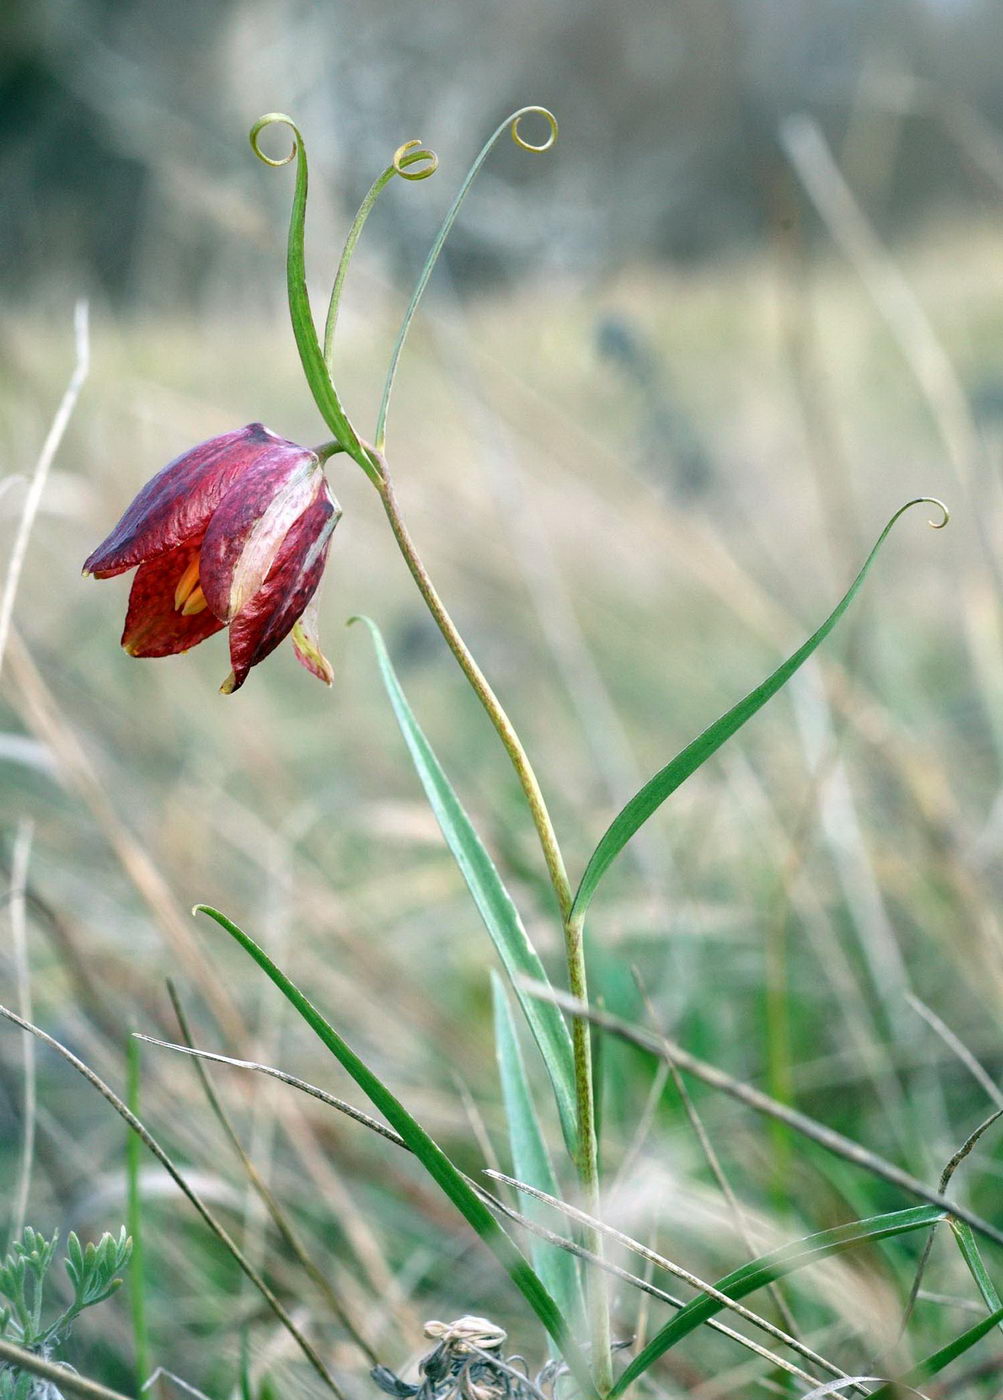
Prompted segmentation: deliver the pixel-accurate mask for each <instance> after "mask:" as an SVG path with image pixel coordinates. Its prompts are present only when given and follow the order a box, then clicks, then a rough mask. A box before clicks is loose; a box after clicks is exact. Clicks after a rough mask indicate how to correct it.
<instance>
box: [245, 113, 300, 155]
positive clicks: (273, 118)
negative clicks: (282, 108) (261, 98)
mask: <svg viewBox="0 0 1003 1400" xmlns="http://www.w3.org/2000/svg"><path fill="white" fill-rule="evenodd" d="M276 124H277V125H279V126H287V127H288V128H289V130H290V131H291V132H292V134H293V145H292V150H291V151H290V152H289V154H288V155H287V156H283V157H282V159H281V160H273V158H272V157H271V156H266V155H265V153H264V151H263V150H262V149H261V145H260V143H259V141H258V137H259V136H260V135H261V133H262V132H263V131H264V129H265V127H266V126H274V125H276ZM302 143H303V137H302V136H301V134H300V129H299V127H298V126H297V125H296V123H295V122H294V121H293V119H292V117H287V116H286V114H285V112H266V113H265V115H264V116H263V117H259V118H258V120H257V121H256V122H255V123H254V125H253V126H252V127H251V150H252V151H253V152H254V154H255V155H256V156H257V157H258V159H259V160H263V161H264V162H265V164H266V165H272V166H276V167H277V166H280V165H288V164H289V163H290V161H293V160H295V159H296V153H297V151H298V150H299V148H300V146H301V145H302Z"/></svg>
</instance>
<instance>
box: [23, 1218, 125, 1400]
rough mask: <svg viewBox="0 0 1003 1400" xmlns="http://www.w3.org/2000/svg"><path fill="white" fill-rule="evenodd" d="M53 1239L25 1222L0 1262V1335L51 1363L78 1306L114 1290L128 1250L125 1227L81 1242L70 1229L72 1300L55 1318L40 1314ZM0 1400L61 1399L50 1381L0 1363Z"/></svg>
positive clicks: (67, 1260)
mask: <svg viewBox="0 0 1003 1400" xmlns="http://www.w3.org/2000/svg"><path fill="white" fill-rule="evenodd" d="M58 1242H59V1233H58V1231H57V1232H56V1233H55V1234H54V1235H53V1236H52V1238H51V1239H48V1240H47V1239H46V1238H45V1236H44V1235H40V1234H39V1233H38V1231H37V1230H33V1229H32V1228H31V1226H30V1225H29V1226H27V1227H26V1228H25V1231H24V1233H23V1235H22V1236H21V1238H20V1240H15V1242H14V1244H13V1245H12V1247H11V1250H10V1253H9V1254H8V1255H7V1257H6V1258H5V1259H4V1260H3V1261H2V1263H0V1337H5V1338H7V1339H8V1340H9V1341H12V1342H16V1343H17V1345H18V1346H21V1347H24V1348H25V1350H27V1351H31V1352H34V1353H35V1354H36V1355H37V1356H40V1357H41V1358H42V1359H43V1360H46V1361H51V1360H53V1359H54V1353H55V1351H56V1350H57V1348H58V1347H59V1346H60V1345H61V1344H62V1343H63V1342H65V1340H66V1338H67V1337H68V1336H69V1334H70V1331H71V1329H72V1327H73V1323H74V1321H75V1319H76V1318H77V1317H78V1316H79V1315H80V1313H82V1312H83V1310H84V1308H90V1307H93V1306H94V1304H95V1303H100V1302H103V1301H104V1299H105V1298H107V1297H109V1296H110V1294H112V1293H114V1292H115V1290H116V1288H118V1287H119V1285H120V1284H121V1282H122V1280H121V1278H120V1277H119V1274H120V1273H121V1271H122V1269H124V1268H125V1265H126V1264H127V1263H128V1260H129V1255H130V1254H131V1252H132V1240H131V1239H129V1238H128V1236H127V1235H126V1233H125V1229H124V1228H123V1229H122V1230H120V1231H119V1234H118V1238H117V1239H116V1238H115V1236H113V1235H108V1234H105V1235H102V1236H101V1239H100V1240H99V1241H98V1243H97V1244H88V1245H86V1246H84V1245H81V1243H80V1240H79V1239H78V1238H77V1236H76V1235H75V1234H74V1232H73V1231H72V1230H71V1231H70V1233H69V1235H68V1236H67V1239H66V1254H65V1257H64V1260H63V1262H64V1264H65V1267H66V1272H67V1274H68V1275H69V1278H70V1284H71V1285H72V1288H73V1299H72V1301H71V1302H70V1304H69V1305H68V1306H67V1307H65V1308H63V1309H62V1311H61V1312H59V1313H58V1314H57V1315H56V1316H55V1317H53V1318H51V1319H47V1318H46V1313H47V1312H48V1311H49V1309H47V1308H46V1296H45V1292H46V1286H47V1283H48V1275H49V1270H50V1268H51V1266H52V1263H53V1260H54V1258H55V1253H56V1245H57V1244H58ZM0 1400H62V1397H61V1394H60V1391H59V1390H58V1388H57V1387H56V1386H55V1385H53V1383H52V1382H51V1381H47V1380H43V1379H42V1378H41V1377H39V1376H35V1375H33V1374H31V1373H30V1372H28V1371H24V1370H22V1369H21V1368H20V1367H17V1366H11V1365H5V1364H2V1363H0Z"/></svg>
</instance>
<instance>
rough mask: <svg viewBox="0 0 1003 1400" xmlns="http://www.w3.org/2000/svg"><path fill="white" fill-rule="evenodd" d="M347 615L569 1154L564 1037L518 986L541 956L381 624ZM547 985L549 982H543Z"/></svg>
mask: <svg viewBox="0 0 1003 1400" xmlns="http://www.w3.org/2000/svg"><path fill="white" fill-rule="evenodd" d="M352 621H353V622H355V621H361V622H364V623H365V624H366V626H367V627H368V628H369V631H370V634H371V636H372V639H373V645H374V647H375V648H376V659H377V661H378V662H379V667H380V674H381V676H382V677H383V684H384V685H385V686H386V690H387V694H388V696H389V697H390V704H391V705H392V707H393V712H394V715H395V717H396V719H397V723H398V725H399V726H400V731H401V734H402V735H403V736H404V742H405V743H406V744H407V747H408V752H409V753H410V755H411V761H412V762H413V763H414V766H415V769H416V771H417V773H418V777H419V778H420V780H421V785H422V787H423V788H424V789H425V796H426V797H427V798H428V800H429V803H430V805H431V807H432V810H433V812H434V813H435V818H436V821H437V822H438V823H439V826H440V828H441V830H442V834H443V836H444V837H445V838H446V845H447V846H448V847H449V849H450V851H452V853H453V858H454V860H455V861H456V863H457V865H458V866H459V867H460V873H461V874H462V876H463V878H464V880H465V881H466V882H467V888H468V889H469V890H470V893H471V894H472V895H473V897H474V903H475V904H476V905H477V908H478V911H479V913H480V916H481V918H482V919H483V920H484V926H485V927H486V929H487V931H488V933H489V934H490V935H491V940H492V942H493V943H494V945H495V948H496V950H497V952H498V956H499V958H500V959H501V962H502V966H503V967H504V968H505V971H506V973H507V974H508V978H509V981H510V982H511V983H512V987H513V989H514V991H515V994H516V996H517V997H518V998H519V1004H520V1006H521V1007H522V1009H523V1013H524V1014H525V1017H526V1020H527V1021H528V1022H529V1026H530V1029H531V1030H532V1032H533V1036H534V1038H535V1040H536V1043H537V1045H538V1046H539V1047H540V1054H541V1055H542V1056H543V1061H544V1064H545V1065H546V1067H547V1073H548V1074H549V1075H550V1082H551V1084H552V1085H553V1089H554V1098H555V1100H556V1102H557V1111H558V1113H559V1114H560V1119H561V1130H562V1132H563V1133H564V1141H565V1144H566V1145H567V1149H568V1153H569V1155H570V1156H571V1157H572V1158H574V1157H575V1154H576V1146H575V1144H576V1142H577V1127H576V1123H577V1118H576V1106H575V1081H574V1062H573V1056H572V1050H571V1036H570V1034H569V1032H568V1027H567V1024H566V1022H565V1020H564V1017H563V1016H562V1015H561V1013H560V1011H559V1010H558V1009H557V1007H556V1006H554V1005H553V1004H552V1003H550V1004H548V1003H547V1002H544V1001H539V1000H537V999H536V998H534V997H532V996H530V995H528V993H527V992H526V991H525V990H524V988H523V986H522V983H523V980H524V979H531V980H538V981H543V982H547V974H546V972H544V970H543V963H542V962H541V961H540V959H539V957H538V956H537V953H536V950H535V948H534V947H533V945H532V943H530V941H529V935H528V934H527V933H526V930H525V928H524V927H523V923H522V920H521V918H520V917H519V912H518V910H517V909H516V907H515V905H514V904H513V902H512V898H511V896H510V895H509V893H508V890H506V888H505V886H504V885H503V884H502V881H501V877H500V876H499V874H498V871H497V870H496V869H495V867H494V863H493V862H492V860H491V857H490V856H489V855H488V853H487V851H486V850H485V849H484V846H483V844H482V842H481V839H480V837H479V836H478V835H477V832H476V831H475V830H474V828H473V826H472V824H471V821H470V818H469V817H468V816H467V814H466V812H465V811H464V810H463V807H462V805H461V804H460V800H459V798H458V797H457V796H456V793H455V792H454V791H453V789H452V787H451V786H450V783H449V779H448V778H447V777H446V775H445V773H444V772H443V771H442V766H441V764H440V763H439V760H438V759H437V758H436V756H435V754H434V753H433V752H432V748H431V746H430V744H429V742H428V740H427V739H426V738H425V735H424V734H423V733H422V731H421V728H420V727H419V725H418V721H417V720H416V719H415V717H414V714H413V713H412V711H411V707H410V705H409V704H408V702H407V698H406V697H405V695H404V692H403V690H402V689H401V685H400V681H398V679H397V676H396V675H395V673H394V669H393V666H392V665H391V662H390V657H389V655H388V653H387V649H386V644H385V643H384V641H383V638H382V636H381V635H380V629H379V628H378V627H377V626H376V624H375V622H373V621H371V619H370V618H368V617H363V618H359V619H356V618H352ZM547 985H548V986H549V982H548V983H547Z"/></svg>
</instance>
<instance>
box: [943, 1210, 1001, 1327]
mask: <svg viewBox="0 0 1003 1400" xmlns="http://www.w3.org/2000/svg"><path fill="white" fill-rule="evenodd" d="M951 1229H952V1230H953V1231H954V1235H955V1238H956V1239H957V1241H958V1248H959V1249H960V1250H961V1257H962V1259H964V1261H965V1263H966V1264H967V1265H968V1268H969V1270H970V1272H971V1275H972V1278H973V1279H974V1280H975V1285H976V1287H977V1288H978V1290H979V1292H980V1293H981V1294H982V1301H983V1302H984V1303H985V1305H986V1307H987V1308H988V1309H989V1311H990V1312H991V1313H993V1312H999V1311H1000V1309H1001V1308H1003V1298H1001V1297H1000V1295H999V1293H998V1291H997V1289H996V1285H995V1284H994V1283H993V1281H992V1279H991V1278H990V1277H989V1274H988V1272H987V1270H986V1266H985V1263H984V1261H983V1259H982V1253H981V1251H980V1249H979V1247H978V1245H977V1244H976V1242H975V1231H974V1230H973V1229H972V1227H971V1225H968V1224H966V1222H965V1221H964V1220H952V1221H951ZM1000 1328H1001V1330H1003V1322H1001V1324H1000Z"/></svg>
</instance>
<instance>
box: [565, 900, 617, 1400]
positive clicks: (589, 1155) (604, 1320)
mask: <svg viewBox="0 0 1003 1400" xmlns="http://www.w3.org/2000/svg"><path fill="white" fill-rule="evenodd" d="M584 932H585V930H584V918H583V916H581V915H577V916H575V917H571V916H569V915H565V918H564V948H565V955H566V957H567V962H568V986H569V988H570V990H571V993H572V995H573V996H576V997H578V998H579V999H580V1000H581V1001H583V1002H585V1003H587V1002H588V999H589V993H588V981H587V979H586V975H585V938H584ZM590 1032H591V1027H590V1025H589V1023H588V1021H587V1020H586V1019H585V1017H584V1016H576V1017H575V1018H574V1020H573V1022H572V1025H571V1046H572V1053H573V1058H574V1070H575V1094H576V1098H577V1108H578V1160H577V1162H576V1163H575V1165H576V1167H577V1168H578V1182H579V1185H580V1187H581V1190H582V1195H583V1197H584V1198H585V1209H586V1210H587V1211H588V1213H589V1215H591V1216H593V1217H594V1218H595V1219H597V1220H598V1219H600V1218H601V1214H602V1201H601V1198H600V1194H599V1144H598V1141H597V1137H596V1118H595V1095H594V1090H593V1080H592V1041H591V1035H590ZM585 1235H586V1238H585V1244H586V1248H588V1249H589V1250H591V1251H592V1253H593V1254H596V1255H598V1256H599V1258H600V1259H602V1258H603V1257H604V1254H605V1242H604V1237H603V1235H602V1232H601V1231H599V1230H597V1229H595V1228H593V1227H592V1226H589V1227H588V1228H587V1229H586V1231H585ZM585 1284H586V1297H587V1300H588V1310H589V1332H590V1334H591V1339H592V1372H593V1376H594V1378H595V1383H596V1389H597V1390H598V1391H599V1394H600V1395H606V1394H607V1393H608V1392H609V1390H610V1389H611V1388H612V1385H613V1369H612V1361H611V1352H610V1343H611V1336H610V1323H609V1293H608V1291H607V1285H606V1275H605V1273H604V1272H603V1270H602V1269H601V1268H598V1267H597V1268H593V1269H589V1270H588V1271H587V1272H586V1277H585Z"/></svg>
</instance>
